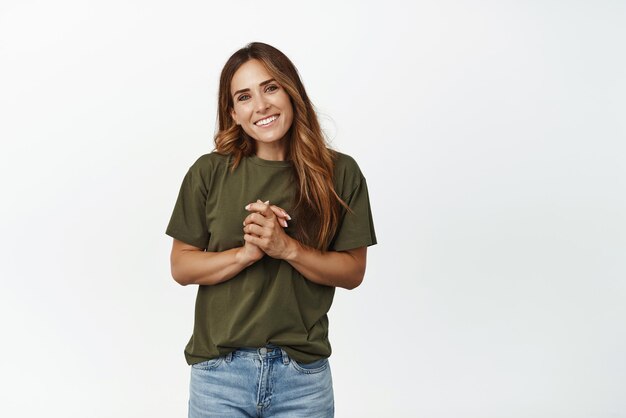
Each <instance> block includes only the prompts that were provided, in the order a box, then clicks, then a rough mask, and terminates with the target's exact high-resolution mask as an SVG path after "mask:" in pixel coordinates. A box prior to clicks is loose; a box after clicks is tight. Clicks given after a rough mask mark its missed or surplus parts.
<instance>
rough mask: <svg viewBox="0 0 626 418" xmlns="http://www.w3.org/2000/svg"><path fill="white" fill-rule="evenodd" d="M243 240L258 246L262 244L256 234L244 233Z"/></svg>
mask: <svg viewBox="0 0 626 418" xmlns="http://www.w3.org/2000/svg"><path fill="white" fill-rule="evenodd" d="M243 240H244V241H246V242H249V243H250V244H254V245H256V246H258V247H260V246H261V244H262V242H261V238H259V237H256V236H254V235H251V234H244V236H243Z"/></svg>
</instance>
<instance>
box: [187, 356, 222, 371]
mask: <svg viewBox="0 0 626 418" xmlns="http://www.w3.org/2000/svg"><path fill="white" fill-rule="evenodd" d="M223 360H224V357H223V356H220V357H216V358H212V359H210V360H205V361H201V362H200V363H195V364H192V365H191V367H193V368H194V369H196V370H212V369H215V368H217V366H219V365H220V364H221V363H222V361H223Z"/></svg>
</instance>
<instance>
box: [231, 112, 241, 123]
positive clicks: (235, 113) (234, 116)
mask: <svg viewBox="0 0 626 418" xmlns="http://www.w3.org/2000/svg"><path fill="white" fill-rule="evenodd" d="M230 117H231V118H233V120H234V121H235V123H236V124H237V125H239V122H238V121H237V112H235V109H230Z"/></svg>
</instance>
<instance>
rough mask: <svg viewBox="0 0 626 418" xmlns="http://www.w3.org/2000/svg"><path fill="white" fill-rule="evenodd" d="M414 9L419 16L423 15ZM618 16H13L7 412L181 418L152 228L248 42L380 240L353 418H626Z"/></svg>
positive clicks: (3, 107)
mask: <svg viewBox="0 0 626 418" xmlns="http://www.w3.org/2000/svg"><path fill="white" fill-rule="evenodd" d="M409 3H410V4H412V5H410V4H409ZM625 22H626V6H625V3H624V2H621V1H608V0H607V1H595V2H591V1H588V2H584V1H539V0H536V1H521V0H520V1H495V0H494V1H474V2H469V1H468V2H463V1H450V0H443V1H415V2H400V1H397V0H393V1H385V2H381V3H379V2H366V1H359V2H330V1H328V2H319V1H318V2H309V3H306V4H300V2H293V1H289V2H287V1H284V2H283V1H274V2H252V1H230V2H219V3H217V2H215V3H214V2H208V1H205V2H204V1H197V2H173V1H172V2H158V1H156V2H155V1H129V0H124V1H110V0H109V1H106V2H104V1H100V2H94V1H90V2H85V1H67V0H63V1H56V2H45V1H27V0H20V1H3V2H2V3H0V118H1V123H0V136H1V144H2V145H1V150H0V159H1V160H0V182H1V184H0V186H1V189H0V190H1V191H2V202H3V204H2V205H1V207H0V228H1V234H2V240H1V244H0V245H1V246H2V247H1V248H0V250H1V252H0V254H1V255H2V262H1V263H0V277H1V280H2V282H1V283H2V287H1V292H0V318H1V319H0V326H1V328H0V329H1V330H2V343H1V345H0V379H1V386H2V387H1V388H0V390H1V393H2V400H1V402H0V415H1V416H3V417H35V416H37V417H39V416H41V417H44V416H45V417H63V418H68V417H81V418H82V417H116V418H117V417H183V416H186V410H187V404H186V403H187V396H188V381H189V369H188V366H187V365H186V363H185V361H184V358H183V348H184V345H185V344H186V343H187V340H188V338H189V336H190V334H191V329H192V322H193V308H194V306H193V304H194V300H195V292H196V288H195V287H193V286H188V287H182V286H179V285H177V284H176V283H175V282H174V281H173V279H172V278H171V277H170V274H169V250H170V246H171V239H170V238H169V237H167V236H166V235H165V233H164V231H165V227H166V225H167V222H168V221H169V217H170V214H171V211H172V209H173V205H174V202H175V199H176V196H177V193H178V188H179V186H180V182H181V181H182V178H183V176H184V174H185V172H186V170H187V168H188V167H189V166H190V165H191V163H193V161H195V159H196V158H197V157H198V156H200V155H201V154H204V153H206V152H209V151H211V150H212V147H213V142H212V136H213V133H214V128H215V121H216V101H217V87H218V78H219V72H220V71H221V68H222V66H223V64H224V63H225V62H226V60H227V59H228V57H229V56H230V55H231V54H232V53H233V52H234V51H235V50H237V49H238V48H240V47H242V46H243V45H245V44H246V43H247V42H250V41H262V42H267V43H270V44H272V45H274V46H276V47H277V48H279V49H280V50H282V51H283V52H284V53H285V54H287V56H289V57H290V58H291V59H292V61H293V62H294V63H295V64H296V66H297V67H298V69H299V71H300V73H301V75H302V78H303V81H304V83H305V86H306V88H307V91H308V93H309V95H310V96H311V98H312V100H313V102H314V104H315V105H316V107H317V109H318V110H319V113H320V118H321V121H322V124H323V126H324V127H325V128H326V130H327V132H328V136H329V137H330V139H331V141H332V142H331V144H332V146H333V147H334V148H336V149H338V150H340V151H342V152H345V153H347V154H350V155H352V156H353V157H354V158H355V159H356V160H357V162H358V163H359V165H360V167H361V169H362V171H363V172H364V174H365V176H366V178H367V181H368V186H369V190H370V198H371V202H372V208H373V213H374V222H375V226H376V233H377V237H378V242H379V244H378V245H376V246H373V247H370V248H369V251H368V267H367V274H366V277H365V281H364V282H363V284H362V285H361V286H360V287H359V288H357V289H356V290H353V291H346V290H343V289H339V290H338V291H337V294H336V299H335V302H334V305H333V308H332V309H331V312H330V314H329V315H330V323H331V342H332V344H333V350H334V352H333V355H332V357H331V364H332V371H333V378H334V388H335V401H336V410H337V416H338V417H428V418H431V417H432V418H465V417H467V418H469V417H476V418H487V417H494V418H496V417H497V418H500V417H520V418H522V417H545V418H556V417H563V418H578V417H580V418H583V417H584V418H587V417H594V418H595V417H600V418H609V417H611V418H613V417H626V397H625V396H624V393H625V392H624V390H625V385H626V355H625V354H626V330H625V323H626V321H625V318H626V303H625V301H626V281H625V278H626V259H625V255H626V219H625V214H626V194H625V191H626V168H625V164H624V162H625V157H626V145H625V139H626V122H625V121H626V118H625V114H626V82H625V79H626V77H625V74H626V57H625V53H624V51H625V50H626V48H625V42H624V40H625V39H626V25H625Z"/></svg>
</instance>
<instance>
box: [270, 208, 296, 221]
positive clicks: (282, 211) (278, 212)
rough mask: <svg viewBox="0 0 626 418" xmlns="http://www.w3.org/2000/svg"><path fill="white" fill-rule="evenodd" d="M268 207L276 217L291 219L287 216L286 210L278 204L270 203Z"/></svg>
mask: <svg viewBox="0 0 626 418" xmlns="http://www.w3.org/2000/svg"><path fill="white" fill-rule="evenodd" d="M270 208H272V211H274V214H275V215H276V216H278V217H282V218H285V219H287V220H288V221H290V220H291V216H289V214H288V213H287V211H286V210H285V209H283V208H281V207H279V206H276V205H272V206H270Z"/></svg>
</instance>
